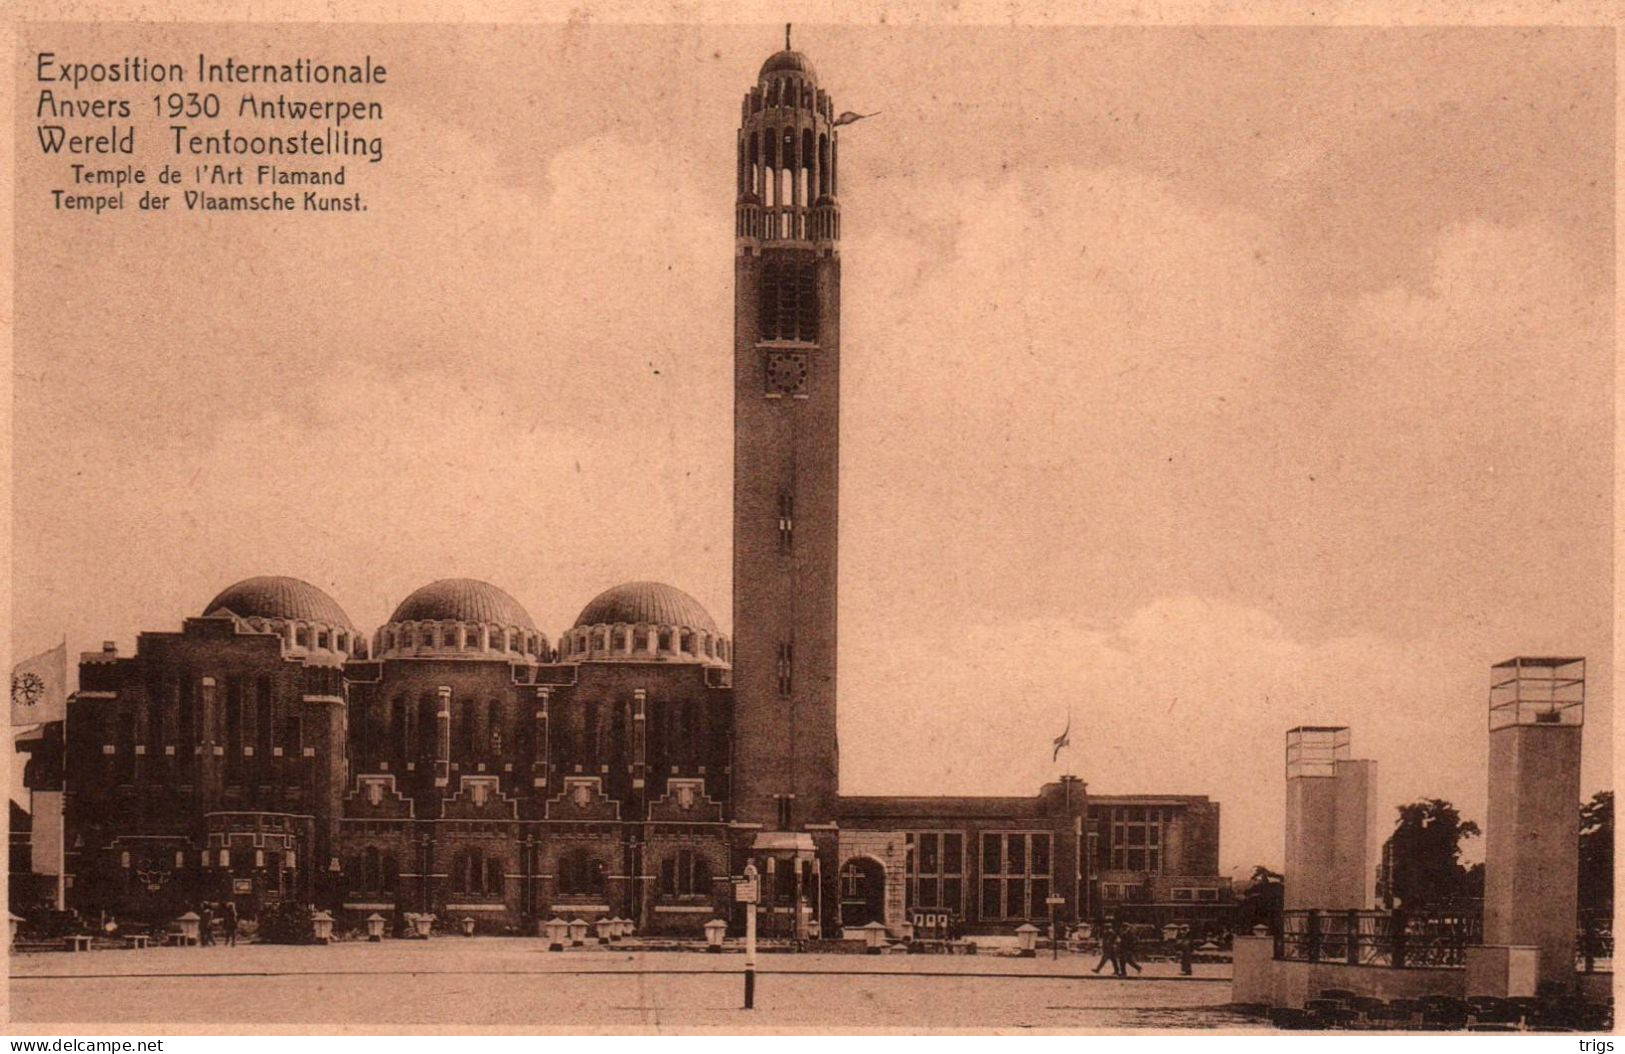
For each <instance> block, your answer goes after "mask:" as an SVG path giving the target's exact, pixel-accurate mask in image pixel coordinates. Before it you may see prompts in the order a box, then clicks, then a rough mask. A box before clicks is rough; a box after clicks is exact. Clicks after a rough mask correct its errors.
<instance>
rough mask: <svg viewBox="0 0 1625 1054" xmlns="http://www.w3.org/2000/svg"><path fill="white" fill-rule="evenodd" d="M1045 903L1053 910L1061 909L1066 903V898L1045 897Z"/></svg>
mask: <svg viewBox="0 0 1625 1054" xmlns="http://www.w3.org/2000/svg"><path fill="white" fill-rule="evenodd" d="M1044 903H1045V904H1048V905H1049V906H1050V907H1052V908H1055V907H1060V906H1061V905H1062V904H1065V903H1066V898H1065V897H1045V898H1044Z"/></svg>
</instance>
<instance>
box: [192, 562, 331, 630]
mask: <svg viewBox="0 0 1625 1054" xmlns="http://www.w3.org/2000/svg"><path fill="white" fill-rule="evenodd" d="M222 609H224V610H226V611H229V612H231V613H232V614H233V615H236V616H238V617H239V618H245V619H249V618H261V619H287V620H289V621H303V622H316V623H325V624H326V625H329V626H332V627H334V628H338V629H346V630H350V631H351V632H352V633H353V632H354V631H355V627H354V626H352V625H351V624H350V616H348V615H346V614H345V613H344V609H343V608H341V607H339V605H338V602H337V601H335V600H334V599H333V598H332V597H330V596H328V595H327V594H326V593H324V592H322V591H321V590H320V589H317V588H316V587H315V586H313V585H311V584H310V583H309V582H305V581H302V580H300V579H297V578H284V577H281V576H276V575H267V576H264V577H261V578H245V579H243V580H242V581H241V582H238V583H237V584H236V585H234V586H229V587H228V588H226V589H225V590H224V591H223V592H221V593H220V595H219V596H217V597H215V598H214V599H213V600H211V601H209V603H208V606H207V607H205V608H204V609H203V614H204V615H212V614H214V613H215V612H217V611H220V610H222Z"/></svg>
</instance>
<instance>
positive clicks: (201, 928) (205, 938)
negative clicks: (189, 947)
mask: <svg viewBox="0 0 1625 1054" xmlns="http://www.w3.org/2000/svg"><path fill="white" fill-rule="evenodd" d="M198 916H199V917H198V943H199V944H200V945H203V946H205V947H207V946H208V945H211V944H213V943H214V904H213V903H211V902H210V901H207V900H205V901H204V902H203V910H202V911H200V912H198Z"/></svg>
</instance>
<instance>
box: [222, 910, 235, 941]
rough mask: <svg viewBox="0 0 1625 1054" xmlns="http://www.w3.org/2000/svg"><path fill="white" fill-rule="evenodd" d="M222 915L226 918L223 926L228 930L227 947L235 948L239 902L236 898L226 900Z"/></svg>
mask: <svg viewBox="0 0 1625 1054" xmlns="http://www.w3.org/2000/svg"><path fill="white" fill-rule="evenodd" d="M222 916H223V920H224V921H223V922H222V926H223V927H224V929H225V931H226V947H228V948H235V947H237V902H236V901H235V900H228V901H226V906H225V910H224V911H223V912H222Z"/></svg>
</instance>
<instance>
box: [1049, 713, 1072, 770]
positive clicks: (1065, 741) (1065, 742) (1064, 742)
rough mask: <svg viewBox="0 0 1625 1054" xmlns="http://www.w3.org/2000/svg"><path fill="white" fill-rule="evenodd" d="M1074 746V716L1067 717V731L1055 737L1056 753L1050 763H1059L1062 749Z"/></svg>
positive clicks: (1051, 756)
mask: <svg viewBox="0 0 1625 1054" xmlns="http://www.w3.org/2000/svg"><path fill="white" fill-rule="evenodd" d="M1071 745H1072V715H1071V714H1070V713H1068V714H1067V715H1066V729H1065V731H1063V732H1062V733H1061V734H1060V735H1058V736H1056V737H1055V753H1053V754H1051V755H1050V761H1052V762H1053V761H1058V760H1060V757H1061V748H1062V747H1069V746H1071Z"/></svg>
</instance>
